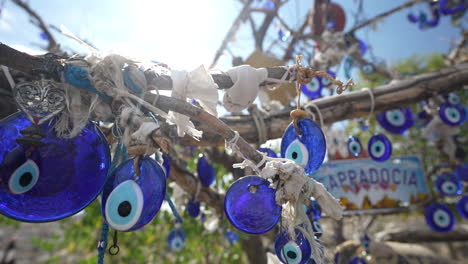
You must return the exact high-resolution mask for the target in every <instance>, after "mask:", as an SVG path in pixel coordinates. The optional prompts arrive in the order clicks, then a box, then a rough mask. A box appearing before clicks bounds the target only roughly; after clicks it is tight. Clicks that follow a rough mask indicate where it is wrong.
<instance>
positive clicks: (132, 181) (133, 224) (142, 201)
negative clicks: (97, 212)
mask: <svg viewBox="0 0 468 264" xmlns="http://www.w3.org/2000/svg"><path fill="white" fill-rule="evenodd" d="M165 194H166V176H165V175H164V170H163V169H162V168H161V167H160V166H159V163H158V162H156V161H155V160H154V159H152V158H150V157H144V158H139V159H138V160H135V159H129V160H127V161H125V162H123V163H121V164H120V165H119V166H118V167H117V168H116V169H115V170H114V172H113V173H112V174H111V175H110V177H109V180H108V181H107V182H106V185H105V187H104V190H103V192H102V205H101V211H102V215H103V216H104V218H105V220H106V222H107V223H108V224H109V225H110V226H111V227H112V228H114V229H115V230H118V231H121V232H128V231H133V230H137V229H139V228H141V227H143V226H144V225H146V224H147V223H149V222H150V221H151V220H152V219H153V218H154V217H155V216H156V214H157V212H158V211H159V208H161V204H162V202H163V200H164V196H165Z"/></svg>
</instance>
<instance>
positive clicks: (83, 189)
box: [0, 113, 110, 223]
mask: <svg viewBox="0 0 468 264" xmlns="http://www.w3.org/2000/svg"><path fill="white" fill-rule="evenodd" d="M54 125H55V123H54V122H53V121H52V122H44V123H42V124H41V125H38V126H33V124H32V123H31V121H29V119H28V118H27V117H26V115H25V114H24V113H16V114H13V115H11V116H9V117H7V118H5V119H3V120H2V121H0V135H1V138H0V197H2V199H0V213H1V214H3V215H5V216H7V217H10V218H13V219H16V220H18V221H25V222H38V223H39V222H49V221H56V220H60V219H62V218H65V217H68V216H71V215H73V214H75V213H77V212H79V211H81V210H82V209H83V208H85V207H86V206H88V205H89V204H90V203H91V202H92V201H93V200H94V199H96V197H97V196H98V195H99V193H100V192H101V190H102V188H103V186H104V182H105V181H106V177H107V170H108V168H109V164H110V153H109V146H108V144H107V141H106V139H105V137H104V135H103V134H102V133H101V132H100V130H99V128H98V127H97V126H95V125H94V124H93V123H91V122H90V123H88V124H87V125H86V126H85V128H83V130H82V131H81V133H80V134H79V135H78V136H76V137H74V138H71V139H62V138H58V137H57V135H56V133H55V130H54ZM36 136H39V137H40V139H39V138H37V137H36ZM18 142H20V143H21V144H20V143H18ZM78 164H79V165H78Z"/></svg>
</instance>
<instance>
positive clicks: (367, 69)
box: [361, 63, 375, 75]
mask: <svg viewBox="0 0 468 264" xmlns="http://www.w3.org/2000/svg"><path fill="white" fill-rule="evenodd" d="M361 72H362V73H363V74H364V75H369V74H371V73H373V72H375V66H374V65H373V64H371V63H367V64H364V65H362V66H361Z"/></svg>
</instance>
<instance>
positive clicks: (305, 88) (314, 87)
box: [301, 76, 323, 99]
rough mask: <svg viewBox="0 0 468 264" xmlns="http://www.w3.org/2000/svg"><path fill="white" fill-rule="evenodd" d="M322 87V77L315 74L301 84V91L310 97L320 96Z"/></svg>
mask: <svg viewBox="0 0 468 264" xmlns="http://www.w3.org/2000/svg"><path fill="white" fill-rule="evenodd" d="M322 89H323V85H322V78H321V77H320V76H315V77H314V78H312V81H310V83H308V84H302V85H301V90H302V92H303V93H304V94H305V95H306V96H307V97H309V98H310V99H316V98H319V97H322Z"/></svg>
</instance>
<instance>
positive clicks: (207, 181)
mask: <svg viewBox="0 0 468 264" xmlns="http://www.w3.org/2000/svg"><path fill="white" fill-rule="evenodd" d="M197 173H198V178H200V183H201V184H202V185H203V186H206V187H209V186H210V185H211V184H212V183H213V182H214V180H215V176H216V171H215V169H214V168H213V165H211V164H210V163H208V161H207V160H206V158H205V156H201V157H200V158H199V159H198V163H197Z"/></svg>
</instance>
